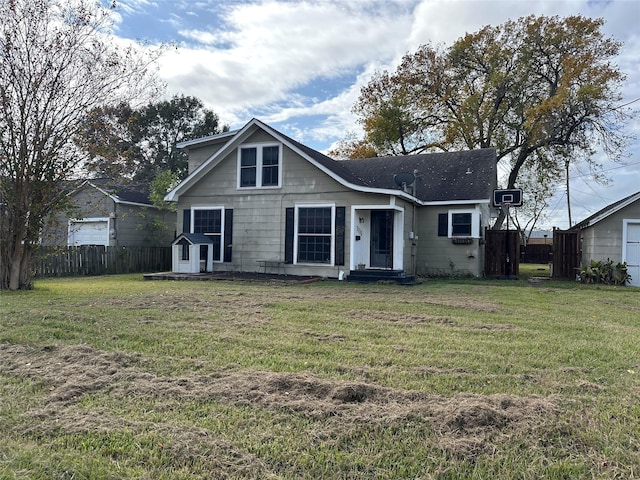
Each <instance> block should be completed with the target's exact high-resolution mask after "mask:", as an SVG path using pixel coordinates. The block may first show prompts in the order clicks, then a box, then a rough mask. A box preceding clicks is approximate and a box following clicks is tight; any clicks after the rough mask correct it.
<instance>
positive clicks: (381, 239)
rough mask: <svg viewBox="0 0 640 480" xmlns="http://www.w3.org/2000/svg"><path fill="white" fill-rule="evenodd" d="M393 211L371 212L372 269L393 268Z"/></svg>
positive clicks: (370, 264)
mask: <svg viewBox="0 0 640 480" xmlns="http://www.w3.org/2000/svg"><path fill="white" fill-rule="evenodd" d="M393 214H394V211H393V210H371V260H370V263H369V266H370V267H371V268H393Z"/></svg>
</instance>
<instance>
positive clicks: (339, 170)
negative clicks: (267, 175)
mask: <svg viewBox="0 0 640 480" xmlns="http://www.w3.org/2000/svg"><path fill="white" fill-rule="evenodd" d="M256 129H262V130H264V131H265V132H267V133H269V134H270V135H271V136H273V137H274V138H275V139H277V140H279V141H280V142H282V143H283V144H284V145H286V146H287V147H289V148H290V149H291V150H293V151H295V152H297V153H298V154H299V155H300V156H301V157H302V158H304V159H306V160H307V161H308V162H309V163H311V164H313V165H315V166H316V167H317V168H318V169H320V170H321V171H323V172H324V173H326V174H327V175H329V176H331V177H332V178H333V179H335V180H336V181H338V182H339V183H341V184H342V185H344V186H346V187H348V188H351V189H353V190H357V191H362V192H373V193H382V194H389V195H397V196H401V197H405V198H406V199H408V200H410V201H415V202H417V203H420V204H433V203H452V202H467V203H470V202H473V203H476V202H489V200H490V198H491V195H492V192H493V190H494V189H495V188H496V178H497V173H496V172H497V159H496V151H495V149H492V148H487V149H480V150H470V151H464V152H446V153H431V154H421V155H405V156H398V157H376V158H368V159H360V160H342V161H339V160H334V159H332V158H330V157H328V156H326V155H324V154H323V153H320V152H318V151H317V150H314V149H312V148H310V147H308V146H306V145H304V144H302V143H300V142H298V141H297V140H294V139H292V138H290V137H288V136H287V135H285V134H283V133H282V132H279V131H277V130H275V129H273V128H272V127H270V126H269V125H267V124H265V123H263V122H261V121H260V120H258V119H255V118H254V119H252V120H251V121H249V122H248V123H247V124H246V125H245V126H244V127H243V128H242V129H240V130H238V131H237V133H236V134H235V135H233V136H230V139H229V140H228V141H227V143H226V144H225V145H224V146H223V147H221V148H220V149H219V150H218V151H217V152H216V153H214V154H213V155H212V156H211V157H209V158H208V159H207V160H205V161H204V162H203V163H202V164H201V165H200V166H199V167H198V168H196V169H195V170H194V171H193V172H192V173H191V174H190V175H189V176H188V177H187V178H186V179H185V180H184V181H183V182H182V183H180V184H179V185H178V186H177V187H176V188H174V189H173V190H172V191H171V192H169V193H168V194H167V196H166V197H165V200H167V201H175V200H177V199H178V198H179V196H180V195H181V194H182V193H183V192H185V191H186V190H188V189H189V188H190V187H191V185H193V184H194V183H195V182H196V181H197V180H198V179H200V178H202V176H203V175H205V174H206V173H207V172H209V171H210V170H211V169H212V168H213V167H214V166H215V165H216V164H217V163H218V162H219V161H220V160H221V159H222V158H224V157H225V156H226V155H227V154H228V153H229V151H230V150H231V149H233V148H235V147H236V146H238V145H239V144H241V142H242V141H243V139H244V138H246V137H248V136H249V135H250V134H251V133H253V132H254V131H255V130H256ZM210 141H211V139H210V138H204V139H201V142H202V143H206V142H210ZM183 143H186V142H183ZM197 144H199V143H198V140H193V141H191V142H189V146H193V145H197ZM185 146H186V145H185ZM414 171H417V191H416V196H415V197H414V196H413V195H412V194H411V193H409V192H407V191H404V190H403V189H402V188H401V187H400V186H398V185H396V183H395V181H394V175H395V174H398V173H403V172H405V173H406V172H408V173H413V172H414Z"/></svg>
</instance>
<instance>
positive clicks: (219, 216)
mask: <svg viewBox="0 0 640 480" xmlns="http://www.w3.org/2000/svg"><path fill="white" fill-rule="evenodd" d="M192 212H193V216H192V218H193V229H192V231H193V233H203V234H205V235H206V236H207V237H209V238H210V239H211V242H212V245H211V248H212V249H213V260H214V261H220V260H221V259H222V236H223V233H224V232H223V225H224V209H223V208H222V207H215V208H208V207H207V208H205V207H202V208H197V207H194V208H193V209H192Z"/></svg>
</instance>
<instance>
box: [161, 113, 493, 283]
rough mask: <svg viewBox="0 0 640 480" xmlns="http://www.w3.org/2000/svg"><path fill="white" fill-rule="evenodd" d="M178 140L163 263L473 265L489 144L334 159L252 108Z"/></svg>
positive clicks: (311, 268)
mask: <svg viewBox="0 0 640 480" xmlns="http://www.w3.org/2000/svg"><path fill="white" fill-rule="evenodd" d="M178 147H180V148H184V149H186V150H187V151H188V154H189V167H190V173H189V176H188V177H187V178H186V179H185V180H184V181H183V182H182V183H180V184H179V185H178V186H177V187H176V188H174V189H173V190H172V191H171V192H169V194H167V196H166V197H165V200H168V201H174V202H177V211H178V219H177V224H178V225H177V227H178V231H179V232H183V233H182V234H181V235H179V236H178V237H177V238H176V239H175V240H174V242H173V249H174V251H173V271H174V272H185V273H196V272H199V271H212V270H219V271H244V272H256V271H268V270H269V269H270V268H272V269H273V270H274V271H279V272H285V273H287V274H293V275H314V276H315V275H317V276H323V277H331V278H341V277H343V276H344V275H349V276H352V275H355V274H357V273H358V272H362V271H380V272H382V271H395V272H406V273H407V274H410V275H415V274H417V275H442V274H457V275H473V276H481V275H482V273H483V265H484V263H483V262H484V239H483V232H484V229H485V228H486V227H487V226H489V223H490V218H491V213H492V211H491V207H490V200H491V198H492V193H493V190H494V189H495V188H496V152H495V150H494V149H481V150H474V151H466V152H451V153H436V154H425V155H411V156H400V157H385V158H372V159H363V160H345V161H336V160H333V159H331V158H329V157H327V156H326V155H323V154H322V153H320V152H318V151H316V150H313V149H311V148H309V147H307V146H305V145H303V144H301V143H299V142H297V141H295V140H293V139H291V138H289V137H288V136H286V135H284V134H282V133H280V132H278V131H277V130H275V129H273V128H272V127H270V126H268V125H266V124H265V123H263V122H261V121H259V120H256V119H253V120H251V121H250V122H248V123H247V124H246V125H245V126H244V127H243V128H242V129H240V130H237V131H234V132H225V133H223V134H220V135H214V136H211V137H206V138H201V139H197V140H192V141H187V142H183V143H181V144H178ZM414 174H415V178H416V182H415V184H413V183H412V178H413V176H414ZM394 178H395V180H394ZM403 181H404V183H403ZM194 255H195V256H196V258H195V259H194V257H193V256H194ZM276 269H277V270H276Z"/></svg>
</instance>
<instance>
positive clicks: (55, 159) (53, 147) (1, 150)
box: [0, 0, 162, 290]
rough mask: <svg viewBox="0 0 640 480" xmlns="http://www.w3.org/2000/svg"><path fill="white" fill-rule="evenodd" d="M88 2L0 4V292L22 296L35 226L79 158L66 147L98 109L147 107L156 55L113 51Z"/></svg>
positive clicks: (107, 18)
mask: <svg viewBox="0 0 640 480" xmlns="http://www.w3.org/2000/svg"><path fill="white" fill-rule="evenodd" d="M115 7H116V5H115V2H114V3H113V4H112V5H111V7H110V8H103V7H102V6H101V5H100V4H99V3H98V2H95V1H92V0H2V1H1V2H0V18H2V23H1V26H0V227H1V232H2V235H1V236H0V289H10V290H17V289H27V288H31V285H32V280H31V261H32V255H33V252H34V249H35V247H36V246H37V244H38V239H39V235H40V231H41V228H42V225H43V221H44V220H45V219H46V217H47V216H48V215H50V214H51V213H53V212H54V211H55V210H56V209H59V208H61V207H63V206H64V189H63V185H64V183H65V181H66V180H68V179H69V178H71V177H72V176H73V175H74V173H75V172H76V171H77V169H78V167H79V166H80V165H81V164H82V162H83V160H84V158H83V156H82V155H81V154H80V152H79V151H78V150H77V148H76V147H75V145H74V142H73V139H74V136H75V135H76V134H77V132H78V131H79V129H80V128H81V126H82V125H83V121H84V119H85V118H86V115H87V113H88V112H89V111H91V110H92V109H93V108H96V107H98V106H102V105H108V104H112V103H117V102H119V101H123V100H126V101H131V100H133V99H136V98H139V99H141V101H147V100H148V99H149V98H153V94H154V93H158V91H159V87H160V85H159V84H158V82H157V76H156V75H155V70H154V68H153V67H154V63H155V61H156V60H157V57H158V55H160V53H161V50H162V48H159V49H154V50H151V49H147V50H143V49H141V48H139V47H138V46H137V45H129V46H120V45H118V42H116V41H114V37H113V36H112V35H110V33H111V29H112V13H113V12H112V10H113V9H114V8H115Z"/></svg>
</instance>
